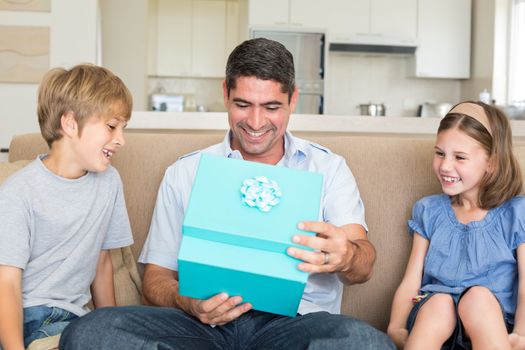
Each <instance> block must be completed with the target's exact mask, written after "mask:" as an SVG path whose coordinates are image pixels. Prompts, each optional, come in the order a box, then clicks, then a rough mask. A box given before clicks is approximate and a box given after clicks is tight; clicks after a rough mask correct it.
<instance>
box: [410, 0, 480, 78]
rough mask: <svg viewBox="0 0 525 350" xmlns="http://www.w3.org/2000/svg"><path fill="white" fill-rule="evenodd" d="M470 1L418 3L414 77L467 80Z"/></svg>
mask: <svg viewBox="0 0 525 350" xmlns="http://www.w3.org/2000/svg"><path fill="white" fill-rule="evenodd" d="M470 22H471V0H439V1H436V0H419V10H418V41H419V45H418V48H417V50H416V54H415V57H414V58H413V59H412V60H411V65H412V72H413V73H414V74H415V76H416V77H422V78H425V77H428V78H455V79H466V78H469V77H470Z"/></svg>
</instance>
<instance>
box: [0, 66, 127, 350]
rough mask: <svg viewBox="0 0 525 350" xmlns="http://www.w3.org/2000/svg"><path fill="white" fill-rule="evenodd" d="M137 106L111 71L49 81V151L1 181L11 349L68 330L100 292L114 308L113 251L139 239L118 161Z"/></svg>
mask: <svg viewBox="0 0 525 350" xmlns="http://www.w3.org/2000/svg"><path fill="white" fill-rule="evenodd" d="M131 108H132V98H131V94H130V92H129V90H128V89H127V88H126V86H125V85H124V84H123V82H122V81H121V80H120V79H119V78H118V77H116V76H115V75H114V74H113V73H111V72H110V71H109V70H107V69H105V68H102V67H97V66H94V65H78V66H75V67H73V68H71V69H69V70H66V69H62V68H56V69H52V70H51V71H49V72H48V73H47V74H46V76H45V77H44V79H43V81H42V83H41V85H40V89H39V93H38V111H37V112H38V121H39V124H40V130H41V133H42V136H43V137H44V139H45V140H46V142H47V144H48V145H49V148H50V151H49V153H47V154H42V155H39V156H38V157H37V158H36V159H35V160H34V161H33V162H32V163H30V164H29V165H28V166H27V167H25V168H23V169H22V170H20V171H19V172H17V173H15V174H14V175H13V176H11V177H10V178H9V179H8V180H7V181H6V182H5V183H4V184H3V185H2V186H1V187H0V208H1V209H0V223H1V224H0V242H1V243H0V310H1V311H0V343H1V346H2V347H3V348H4V350H10V349H24V347H27V346H28V345H29V344H30V343H31V342H32V341H33V340H35V339H39V338H43V337H47V336H53V335H57V334H60V333H61V331H62V330H63V328H64V327H65V326H66V325H67V324H68V323H69V321H71V320H73V319H75V318H77V317H79V316H82V315H84V314H85V313H86V312H87V311H88V310H87V308H86V304H87V303H88V302H89V300H90V299H91V298H92V299H93V303H94V305H95V307H97V308H98V307H102V306H111V305H115V295H114V289H113V268H112V265H111V257H110V254H109V251H108V250H109V249H113V248H119V247H123V246H127V245H130V244H132V243H133V239H132V236H131V229H130V226H129V220H128V215H127V212H126V206H125V202H124V195H123V192H122V182H121V180H120V177H119V175H118V173H117V171H116V170H115V169H114V168H112V167H111V165H110V164H111V158H112V157H113V155H114V154H115V153H116V152H117V151H118V150H119V149H120V147H122V146H124V136H123V129H124V127H125V126H126V123H127V121H128V120H129V118H130V116H131ZM90 289H91V293H90ZM0 348H1V347H0Z"/></svg>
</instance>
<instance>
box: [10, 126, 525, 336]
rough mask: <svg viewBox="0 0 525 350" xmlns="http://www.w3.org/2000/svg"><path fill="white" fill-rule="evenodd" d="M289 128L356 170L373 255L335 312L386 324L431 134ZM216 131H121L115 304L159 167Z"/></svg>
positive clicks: (134, 285) (131, 293)
mask: <svg viewBox="0 0 525 350" xmlns="http://www.w3.org/2000/svg"><path fill="white" fill-rule="evenodd" d="M295 135H296V136H300V137H303V138H306V139H309V140H311V141H313V142H316V143H319V144H321V145H323V146H325V147H328V148H329V149H331V150H332V151H333V152H335V153H338V154H340V155H342V156H343V157H344V158H345V159H346V160H347V163H348V165H349V166H350V169H351V170H352V172H353V173H354V176H355V177H356V180H357V184H358V186H359V189H360V192H361V197H362V199H363V202H364V204H365V207H366V221H367V224H368V226H369V233H368V236H369V239H370V241H371V242H372V243H373V244H374V246H375V248H376V250H377V260H376V263H375V267H374V273H373V276H372V278H371V279H370V280H369V281H368V282H366V283H364V284H360V285H352V286H346V287H345V290H344V297H343V303H342V309H341V312H342V313H343V314H349V315H352V316H354V317H357V318H359V319H362V320H364V321H366V322H368V323H370V324H371V325H373V326H374V327H376V328H378V329H380V330H382V331H386V327H387V325H388V320H389V315H390V306H391V302H392V297H393V294H394V292H395V290H396V287H397V285H398V284H399V282H400V280H401V278H402V275H403V272H404V268H405V265H406V262H407V259H408V255H409V252H410V245H411V238H410V235H409V234H408V231H407V226H406V222H407V220H408V218H409V216H410V213H411V208H412V205H413V204H414V202H415V201H416V200H417V199H419V198H421V197H423V196H427V195H430V194H434V193H438V192H440V191H441V190H440V186H439V183H438V181H437V180H436V178H435V176H434V174H433V172H432V169H431V161H432V156H433V147H434V138H433V137H431V136H428V137H425V136H420V137H411V136H403V135H400V136H395V135H387V134H385V135H356V134H342V133H324V134H323V133H314V132H309V133H295ZM223 136H224V132H223V131H202V130H201V131H190V130H180V131H177V130H170V131H168V132H166V131H163V132H161V131H157V132H154V133H143V132H139V131H134V130H128V131H127V132H126V135H125V137H126V145H125V147H124V148H123V149H121V150H120V151H119V152H118V153H117V154H116V155H115V156H114V159H113V165H114V166H115V167H116V168H117V169H118V171H119V173H120V176H121V177H122V181H123V183H124V191H125V198H126V204H127V208H128V213H129V218H130V221H131V227H132V230H133V236H134V240H135V243H134V244H133V245H132V246H131V247H128V248H124V249H119V250H115V251H112V258H113V264H114V270H115V272H114V273H115V290H116V293H117V303H118V304H119V305H128V304H137V303H140V298H141V295H140V291H141V280H140V276H141V274H142V267H141V266H137V264H136V261H137V258H138V256H139V254H140V251H141V248H142V245H143V243H144V240H145V239H146V236H147V233H148V228H149V225H150V220H151V216H152V212H153V208H154V205H155V199H156V197H157V190H158V187H159V184H160V181H161V179H162V177H163V175H164V171H165V169H166V167H168V166H169V165H170V164H172V163H173V162H175V161H176V160H177V158H178V157H180V156H182V155H184V154H186V153H188V152H191V151H193V150H198V149H203V148H205V147H207V146H208V145H211V144H214V143H217V142H220V141H221V140H222V138H223ZM524 145H525V143H524V142H523V141H521V143H519V144H517V145H515V150H516V154H517V156H518V158H519V159H520V163H521V164H522V165H525V146H524ZM46 149H47V146H46V144H45V143H44V141H43V140H42V138H41V136H40V135H39V134H26V135H21V136H17V137H14V138H13V140H12V142H11V145H10V152H9V162H16V163H14V164H19V165H18V166H20V162H21V161H23V160H29V159H34V157H36V155H37V154H39V153H43V152H45V151H46ZM11 164H13V163H11ZM523 170H524V171H523V173H524V174H525V169H523Z"/></svg>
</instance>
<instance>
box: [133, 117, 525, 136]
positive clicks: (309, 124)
mask: <svg viewBox="0 0 525 350" xmlns="http://www.w3.org/2000/svg"><path fill="white" fill-rule="evenodd" d="M439 120H440V119H439V118H417V117H363V116H337V115H306V114H295V115H292V116H291V118H290V124H289V130H290V131H292V132H294V131H296V132H297V131H299V132H318V133H345V134H346V133H353V134H385V133H387V134H393V135H394V134H397V135H399V134H402V135H414V136H421V137H434V135H435V133H436V130H437V128H438V126H439ZM510 123H511V125H512V133H513V135H514V137H515V138H517V139H523V140H525V120H511V121H510ZM127 128H128V129H130V130H140V131H147V130H151V131H153V130H155V131H159V130H161V131H166V132H169V130H170V129H177V130H220V131H223V130H226V129H227V128H228V118H227V115H226V113H225V112H220V113H212V112H207V113H188V112H186V113H185V112H182V113H173V112H141V111H134V112H133V115H132V117H131V120H130V121H129V123H128V127H127Z"/></svg>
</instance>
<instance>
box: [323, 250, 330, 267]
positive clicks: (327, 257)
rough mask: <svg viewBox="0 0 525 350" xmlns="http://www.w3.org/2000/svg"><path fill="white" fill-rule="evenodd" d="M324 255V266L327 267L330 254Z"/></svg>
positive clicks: (325, 253)
mask: <svg viewBox="0 0 525 350" xmlns="http://www.w3.org/2000/svg"><path fill="white" fill-rule="evenodd" d="M323 254H324V260H323V265H326V264H328V263H329V262H330V253H327V252H323Z"/></svg>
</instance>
